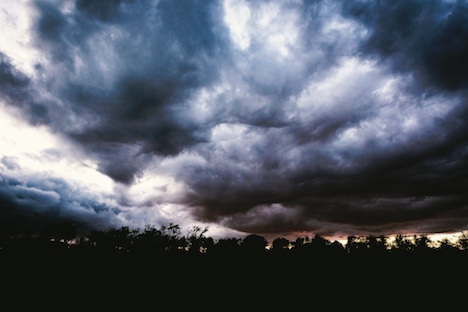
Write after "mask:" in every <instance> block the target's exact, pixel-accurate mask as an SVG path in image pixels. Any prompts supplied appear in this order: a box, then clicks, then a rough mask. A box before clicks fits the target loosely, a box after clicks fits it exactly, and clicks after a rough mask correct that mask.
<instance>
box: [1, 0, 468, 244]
mask: <svg viewBox="0 0 468 312" xmlns="http://www.w3.org/2000/svg"><path fill="white" fill-rule="evenodd" d="M28 8H29V11H28V14H29V16H30V20H31V23H30V27H29V28H28V29H29V36H30V38H31V39H30V42H29V43H28V45H25V46H23V47H22V49H30V50H31V52H30V53H31V55H39V56H38V57H36V58H35V59H33V60H32V61H29V62H30V63H31V62H33V64H32V66H31V67H32V68H34V69H33V71H32V72H27V71H26V70H22V69H21V66H20V65H21V64H20V62H17V61H14V60H13V59H14V57H15V56H14V55H10V54H11V53H10V54H9V53H8V51H6V50H2V49H0V50H2V54H0V93H1V98H2V100H3V102H4V103H6V105H8V107H14V108H15V109H16V111H17V112H19V113H18V114H20V115H21V118H23V119H24V120H26V121H28V122H29V123H30V124H31V125H35V126H42V127H46V128H47V129H50V131H51V132H52V133H54V134H57V135H59V136H60V137H62V138H63V139H64V140H65V141H66V142H68V144H69V146H70V147H69V148H67V151H70V150H73V149H76V150H79V151H81V152H80V153H83V155H86V157H87V159H88V160H89V162H92V163H93V164H95V169H96V170H97V171H98V172H100V173H102V174H104V175H106V176H108V177H110V178H111V179H112V180H113V181H114V182H113V183H114V186H113V190H112V192H113V193H112V192H111V193H108V196H109V198H110V197H112V198H115V201H114V202H113V204H112V205H114V206H112V205H111V204H107V205H106V206H105V209H104V210H105V211H106V213H105V216H104V215H102V217H97V216H96V214H94V215H93V216H92V217H88V215H86V214H85V213H83V214H80V213H78V212H77V213H76V214H74V215H73V216H70V217H69V218H70V219H71V220H76V221H77V222H81V223H82V224H85V225H86V224H87V226H91V225H92V224H94V223H95V222H96V220H97V219H96V218H98V219H99V220H102V222H103V224H105V223H106V221H105V220H108V222H109V223H108V224H117V223H118V222H117V221H112V220H117V219H115V218H116V217H115V216H116V215H118V214H119V213H120V211H122V210H125V211H126V214H127V216H126V217H125V218H123V219H121V221H119V222H124V223H125V222H127V223H130V224H131V223H132V220H134V224H141V223H143V222H144V221H145V220H146V221H151V222H153V221H155V220H156V221H157V220H159V222H164V221H167V220H172V221H175V222H178V221H182V222H184V221H183V220H184V218H189V219H191V218H192V219H193V220H194V221H199V222H207V223H210V224H217V225H219V226H220V227H222V228H225V229H226V231H227V229H233V230H238V231H244V232H255V233H273V234H275V233H296V232H297V233H299V232H316V233H320V234H324V235H333V234H358V233H363V234H368V233H371V234H372V233H384V234H391V233H401V232H449V231H458V230H463V229H466V227H467V224H468V223H467V220H468V219H467V218H468V210H467V208H468V198H467V196H466V191H465V190H466V189H467V186H468V185H467V183H468V179H467V178H468V177H467V172H468V171H467V170H466V169H467V161H466V159H468V158H467V153H468V149H467V147H468V146H467V142H468V135H467V133H468V131H467V130H468V129H467V120H468V118H467V117H468V115H467V114H468V112H467V99H468V97H467V86H468V74H467V73H468V60H467V59H466V57H465V56H466V55H468V39H467V38H468V27H467V25H468V23H467V22H468V20H467V18H468V17H467V16H468V14H467V13H468V11H467V10H468V5H467V4H466V3H465V2H462V1H456V2H453V1H429V2H426V1H415V0H411V1H382V2H368V1H343V2H337V1H292V0H291V1H281V2H276V1H265V2H258V3H257V2H253V1H228V0H226V1H176V2H175V1H139V0H120V1H99V2H96V1H87V0H77V1H52V0H50V1H39V0H38V1H32V2H30V3H28ZM65 154H66V155H69V154H67V153H65ZM80 155H81V154H80ZM63 157H65V156H63ZM67 157H69V156H67ZM2 163H3V168H5V169H4V171H1V172H0V173H1V174H2V179H3V180H2V184H1V185H0V191H1V192H0V194H1V195H0V198H1V200H2V203H4V205H3V206H4V207H6V208H4V209H3V210H2V214H3V216H4V219H5V220H7V219H8V217H7V216H8V215H16V212H15V213H13V212H12V211H22V210H21V209H23V208H22V207H29V208H28V209H26V211H29V212H31V211H32V212H34V213H39V214H41V216H43V217H44V218H48V214H50V213H53V211H54V209H56V207H66V206H67V205H68V204H67V203H68V202H74V203H77V204H79V205H84V206H86V207H94V208H93V209H94V211H95V212H96V211H97V210H96V208H95V207H98V206H99V205H100V204H99V203H102V201H103V199H99V200H95V201H93V200H92V199H90V198H92V196H93V195H91V193H88V192H83V193H82V194H81V193H80V195H73V196H72V197H67V195H66V194H67V192H68V190H69V189H70V188H71V186H70V182H68V181H67V178H66V177H62V178H63V180H60V183H59V182H57V183H58V184H60V186H58V184H57V185H55V186H51V187H50V188H47V187H44V186H43V185H42V184H44V183H48V182H47V181H49V180H47V178H45V177H41V176H40V173H37V172H36V173H34V174H35V175H37V176H38V178H37V179H36V180H35V181H36V182H35V183H36V184H37V185H36V184H34V183H33V184H30V185H29V184H28V185H27V186H25V185H24V184H21V183H17V182H15V174H14V173H12V172H13V171H14V170H13V169H12V168H13V167H14V163H13V162H12V161H11V158H5V157H4V158H3V159H2ZM30 174H32V173H30ZM145 183H146V184H147V185H148V187H147V188H143V187H141V185H143V184H145ZM25 187H26V189H25ZM139 189H141V190H140V191H136V190H139ZM21 194H25V195H21ZM77 196H78V197H77ZM106 196H107V195H106ZM21 198H27V200H23V201H22V200H20V199H21ZM64 201H65V202H64ZM175 207H177V208H175ZM149 212H150V213H149ZM97 214H98V215H99V213H97ZM18 215H19V214H18ZM15 218H16V217H15ZM24 218H26V219H28V218H30V217H29V216H28V217H24ZM24 218H23V219H24ZM17 219H18V220H19V219H21V218H20V217H18V218H17ZM17 219H15V223H21V222H20V221H18V220H17ZM122 220H124V221H122ZM100 222H101V221H100ZM112 222H114V223H112ZM115 222H117V223H115ZM91 227H92V226H91Z"/></svg>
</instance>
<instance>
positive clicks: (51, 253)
mask: <svg viewBox="0 0 468 312" xmlns="http://www.w3.org/2000/svg"><path fill="white" fill-rule="evenodd" d="M206 232H207V229H206V228H201V227H197V226H194V227H192V228H191V229H189V230H188V231H187V233H186V234H183V233H182V230H181V228H180V227H179V226H178V225H176V224H169V225H166V226H161V227H155V226H147V227H146V228H145V229H143V230H131V229H130V228H128V227H121V228H110V229H108V230H106V231H92V232H90V233H89V234H87V235H83V236H77V233H76V230H75V228H74V227H73V225H71V224H57V225H50V226H47V227H46V228H44V229H43V231H41V233H40V235H36V236H25V235H21V236H13V237H2V238H1V239H0V268H1V271H0V272H1V273H0V280H1V289H0V299H1V303H2V306H7V307H10V308H11V309H12V310H16V309H20V310H21V309H30V308H32V307H42V308H45V309H57V308H58V309H65V310H68V308H69V307H73V309H78V310H93V309H92V308H90V307H97V306H95V305H96V304H97V305H98V306H102V307H105V308H106V309H115V310H135V309H136V308H138V307H140V308H142V307H143V306H146V305H148V304H150V305H153V307H154V309H153V310H158V307H159V308H161V307H171V309H173V310H176V311H177V310H187V309H197V310H198V309H202V310H217V311H230V310H232V311H239V310H242V311H262V310H270V311H271V310H291V309H293V310H297V309H299V308H300V307H302V306H303V305H304V304H309V305H310V307H311V308H310V309H309V310H314V309H313V308H316V309H319V310H320V309H327V310H329V309H332V310H333V309H335V308H336V309H338V308H339V309H342V308H346V307H350V306H353V307H357V308H360V309H364V310H367V309H371V308H372V307H374V308H375V307H376V306H375V304H382V303H383V302H385V306H386V307H387V308H388V307H393V309H400V308H401V306H400V305H401V304H403V303H402V302H403V301H405V302H406V303H404V306H405V307H406V308H413V309H418V308H421V307H422V306H428V307H432V308H433V307H435V306H437V305H439V306H440V307H443V308H445V309H446V308H447V307H448V306H450V304H455V303H456V302H457V300H460V299H457V297H458V298H461V297H462V296H464V294H465V293H466V291H467V289H466V286H465V285H466V283H465V281H466V278H467V277H468V274H467V270H466V268H465V266H466V264H467V263H468V262H467V260H468V235H467V233H462V234H461V235H460V236H459V238H458V240H457V241H456V242H454V243H453V242H451V241H449V240H447V239H445V240H442V241H440V242H434V241H431V240H430V239H429V237H428V236H426V235H416V236H403V235H398V236H397V237H396V238H395V239H394V240H392V241H390V240H389V238H388V237H386V236H350V237H348V240H347V243H346V244H345V245H344V246H343V245H342V244H340V243H339V242H336V241H335V242H331V241H330V240H327V239H326V238H324V237H321V236H319V235H316V236H315V237H313V238H309V237H298V238H297V239H296V240H294V241H289V240H288V239H286V238H282V237H280V238H276V239H274V240H273V241H272V242H271V244H270V245H268V242H267V240H266V239H265V238H264V237H263V236H260V235H255V234H252V235H248V236H246V237H245V238H243V239H238V238H225V239H219V240H214V239H212V238H211V237H207V236H206ZM434 292H435V293H436V294H437V296H434V297H430V296H429V295H428V294H429V293H434ZM441 299H443V300H441ZM312 307H313V308H312ZM406 308H405V309H406ZM96 309H97V308H96ZM301 309H302V308H301Z"/></svg>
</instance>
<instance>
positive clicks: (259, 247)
mask: <svg viewBox="0 0 468 312" xmlns="http://www.w3.org/2000/svg"><path fill="white" fill-rule="evenodd" d="M207 230H208V229H207V228H201V227H198V226H194V227H192V228H190V229H189V230H188V231H187V233H186V234H185V235H184V234H183V233H182V230H181V228H180V226H179V225H177V224H172V223H171V224H169V225H163V226H161V227H155V226H151V225H147V226H146V227H145V229H143V230H139V229H136V230H131V229H130V228H129V227H121V228H110V229H108V230H105V231H91V232H90V233H89V234H87V235H83V236H77V234H76V229H75V227H74V226H73V225H71V224H68V223H64V224H55V225H50V226H47V227H46V228H44V229H43V231H41V234H40V235H36V236H23V235H21V236H10V237H5V236H4V237H1V238H0V251H2V252H9V251H27V250H35V251H40V250H41V249H42V250H44V251H46V250H68V249H73V250H83V251H84V250H86V251H98V252H108V253H116V254H118V253H124V254H125V253H126V254H211V255H223V254H226V255H235V254H252V255H261V254H271V255H286V254H295V255H316V256H320V255H321V256H333V255H334V256H340V255H385V254H431V253H432V254H436V253H437V254H462V253H465V252H467V251H468V234H467V233H466V232H463V233H461V234H460V235H459V237H458V239H457V240H456V241H455V242H452V241H450V240H448V239H443V240H441V241H432V240H431V239H430V238H429V237H428V236H427V235H414V236H403V235H397V236H396V237H395V238H394V239H390V238H389V237H387V236H349V237H348V240H347V242H346V244H345V245H342V244H341V243H340V242H338V241H334V242H331V241H330V240H328V239H326V238H324V237H321V236H320V235H315V237H313V238H309V237H307V236H306V237H298V238H297V239H296V240H294V241H290V240H288V239H286V238H283V237H280V238H276V239H274V240H273V241H272V242H271V244H268V242H267V240H266V239H265V237H263V236H260V235H255V234H251V235H248V236H246V237H245V238H243V239H239V238H224V239H219V240H216V241H215V240H214V239H213V238H211V237H207V236H206V235H205V234H206V232H207Z"/></svg>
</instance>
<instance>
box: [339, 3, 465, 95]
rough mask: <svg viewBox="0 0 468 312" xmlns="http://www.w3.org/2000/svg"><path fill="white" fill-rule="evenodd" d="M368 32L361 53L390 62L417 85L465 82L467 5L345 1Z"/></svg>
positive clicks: (445, 85) (454, 86) (459, 84)
mask: <svg viewBox="0 0 468 312" xmlns="http://www.w3.org/2000/svg"><path fill="white" fill-rule="evenodd" d="M344 12H345V13H347V14H350V15H351V16H353V17H355V18H356V19H358V20H359V21H360V22H362V23H364V24H365V25H366V26H367V27H368V28H369V31H370V34H369V37H368V39H367V40H366V41H364V42H362V45H361V47H362V51H364V52H365V53H377V54H379V56H380V57H382V58H383V60H387V59H390V62H391V63H392V64H393V66H394V67H395V69H397V70H401V71H410V72H413V73H414V74H416V75H418V79H419V80H420V82H421V83H424V84H426V83H429V84H434V85H436V86H438V87H442V88H444V89H448V90H457V89H460V88H466V87H467V83H468V74H467V73H468V60H467V59H466V57H465V56H466V55H467V53H468V40H467V39H466V38H468V26H467V25H468V4H467V3H466V2H464V1H455V2H448V1H419V0H410V1H403V0H399V1H381V2H367V1H345V2H344Z"/></svg>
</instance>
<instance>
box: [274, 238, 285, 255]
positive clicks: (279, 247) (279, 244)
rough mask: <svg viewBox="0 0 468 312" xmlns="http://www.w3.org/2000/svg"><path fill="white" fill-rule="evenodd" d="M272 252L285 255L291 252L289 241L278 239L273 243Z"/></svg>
mask: <svg viewBox="0 0 468 312" xmlns="http://www.w3.org/2000/svg"><path fill="white" fill-rule="evenodd" d="M271 250H272V251H273V252H276V253H284V252H287V251H289V240H287V239H286V238H284V237H279V238H276V239H275V240H274V241H273V244H272V249H271Z"/></svg>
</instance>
